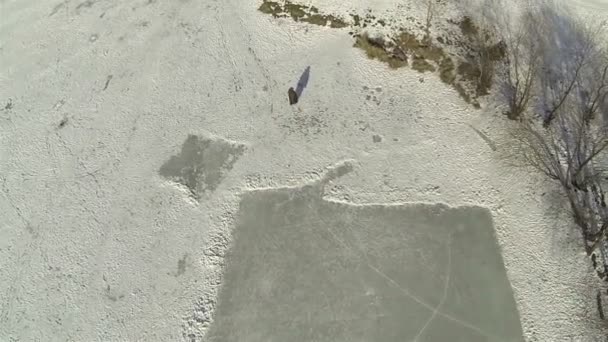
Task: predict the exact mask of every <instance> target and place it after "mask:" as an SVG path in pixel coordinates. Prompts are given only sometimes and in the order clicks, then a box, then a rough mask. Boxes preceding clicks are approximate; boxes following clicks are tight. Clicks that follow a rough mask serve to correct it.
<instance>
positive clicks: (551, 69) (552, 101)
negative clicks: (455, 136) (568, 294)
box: [508, 9, 608, 277]
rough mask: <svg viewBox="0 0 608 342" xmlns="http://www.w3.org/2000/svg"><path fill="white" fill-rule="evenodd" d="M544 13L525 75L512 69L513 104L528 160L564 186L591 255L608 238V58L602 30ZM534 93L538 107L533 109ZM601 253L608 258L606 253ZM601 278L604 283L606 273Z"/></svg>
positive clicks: (511, 66)
mask: <svg viewBox="0 0 608 342" xmlns="http://www.w3.org/2000/svg"><path fill="white" fill-rule="evenodd" d="M544 10H545V11H546V12H544V13H542V14H543V16H542V18H543V20H542V22H538V20H537V22H536V25H538V27H541V28H542V31H541V32H540V33H542V34H539V35H538V36H537V37H534V40H535V41H537V42H538V43H537V45H535V46H530V45H527V46H524V48H525V50H526V51H525V52H523V55H524V56H527V57H526V63H525V65H524V67H523V69H522V67H521V66H522V63H520V61H521V60H515V61H513V60H511V61H510V62H511V63H510V64H509V66H508V68H509V72H510V75H511V76H512V78H510V79H509V81H510V82H511V86H512V92H511V94H512V97H511V101H510V102H509V103H508V105H509V107H510V110H511V111H512V114H511V115H512V116H514V117H517V118H519V120H520V122H521V130H520V133H519V139H520V141H521V142H522V143H523V146H524V148H523V149H522V150H521V151H522V156H523V157H524V159H525V160H526V161H527V163H528V165H530V166H533V167H534V168H536V169H537V170H539V171H541V172H542V173H543V174H545V175H546V176H548V177H549V178H551V179H553V180H556V181H557V182H559V184H560V185H561V188H562V189H563V191H564V193H565V195H566V196H567V198H568V201H569V204H570V209H571V212H572V215H573V218H574V221H575V223H576V224H577V225H578V227H579V228H580V229H581V232H582V235H583V239H584V240H585V241H584V242H585V250H586V252H587V254H588V255H591V254H592V253H594V252H596V251H597V250H598V247H600V246H601V245H602V244H604V243H605V242H606V238H607V234H606V233H607V232H608V231H607V230H608V210H607V209H606V203H605V200H604V197H605V193H604V190H603V189H602V183H603V182H604V180H605V176H603V175H602V172H601V171H600V168H598V167H597V164H598V162H600V161H601V160H602V159H604V158H605V157H606V153H605V152H606V151H607V148H608V129H607V126H606V124H605V122H604V119H605V117H606V116H608V111H607V110H606V109H607V108H608V103H607V99H608V55H607V54H606V51H605V50H603V49H601V48H598V46H597V45H596V42H597V37H598V34H597V32H592V31H589V30H587V29H585V28H584V27H582V26H581V25H579V24H577V23H575V22H566V21H564V17H562V16H560V15H559V14H558V13H555V12H552V11H549V10H547V9H544ZM535 18H539V16H536V17H535ZM518 39H519V38H518ZM522 39H523V38H522ZM521 41H522V40H521V39H520V40H516V42H521ZM535 44H536V43H535ZM566 47H567V48H566ZM518 48H519V47H518V46H517V45H515V46H513V47H512V49H513V50H515V51H513V53H511V55H513V56H517V58H519V56H521V54H519V52H518V51H517V49H518ZM522 70H523V71H522ZM535 93H536V94H535ZM534 95H536V100H537V106H535V107H534V108H529V103H530V101H531V99H532V97H533V96H534ZM528 109H530V110H528ZM604 251H605V250H604ZM600 255H601V256H602V259H603V260H605V257H604V253H603V251H600ZM604 264H605V263H604ZM602 272H603V274H601V276H602V277H605V276H607V275H608V274H605V273H606V270H603V271H602Z"/></svg>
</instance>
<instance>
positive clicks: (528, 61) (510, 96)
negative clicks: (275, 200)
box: [501, 14, 541, 120]
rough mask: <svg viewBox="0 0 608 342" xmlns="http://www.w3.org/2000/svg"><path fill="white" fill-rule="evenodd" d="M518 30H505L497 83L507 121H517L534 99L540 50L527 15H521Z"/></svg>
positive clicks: (534, 30) (529, 16)
mask: <svg viewBox="0 0 608 342" xmlns="http://www.w3.org/2000/svg"><path fill="white" fill-rule="evenodd" d="M521 21H522V22H521V24H520V25H519V26H518V27H519V28H518V29H517V30H516V31H515V32H513V31H512V30H511V26H510V25H509V26H507V27H505V29H506V32H505V35H504V36H505V41H506V63H505V64H506V68H505V72H506V75H505V77H504V78H503V81H502V84H501V92H502V95H503V96H504V98H505V100H506V103H507V106H508V110H507V111H506V112H505V114H506V115H507V117H508V118H509V119H511V120H518V119H519V118H520V116H521V115H522V113H524V112H525V111H527V110H528V106H529V105H530V103H531V102H530V100H531V99H532V97H533V96H534V91H533V90H534V87H535V85H536V84H535V82H536V78H537V76H538V74H537V73H538V69H539V64H540V56H541V50H540V45H539V44H538V41H537V40H536V38H537V37H538V36H539V34H538V31H537V27H536V26H535V25H534V23H533V17H532V16H531V15H530V14H527V15H525V16H523V18H522V20H521Z"/></svg>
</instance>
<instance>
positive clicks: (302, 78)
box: [296, 65, 310, 99]
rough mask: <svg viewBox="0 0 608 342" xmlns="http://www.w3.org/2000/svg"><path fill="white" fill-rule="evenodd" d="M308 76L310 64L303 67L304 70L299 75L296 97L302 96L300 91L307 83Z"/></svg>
mask: <svg viewBox="0 0 608 342" xmlns="http://www.w3.org/2000/svg"><path fill="white" fill-rule="evenodd" d="M309 78H310V65H309V66H307V67H306V69H304V72H303V73H302V75H301V76H300V79H299V80H298V85H297V86H296V94H298V99H299V98H300V97H301V96H302V92H303V91H304V88H306V86H307V85H308V79H309Z"/></svg>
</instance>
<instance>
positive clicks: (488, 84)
mask: <svg viewBox="0 0 608 342" xmlns="http://www.w3.org/2000/svg"><path fill="white" fill-rule="evenodd" d="M259 10H260V11H261V12H263V13H267V14H271V15H272V16H274V17H275V18H289V17H291V18H292V19H293V20H294V21H299V22H307V23H311V24H315V25H321V26H328V25H329V26H330V27H334V28H344V27H350V28H351V32H350V34H351V35H352V36H353V37H354V38H355V43H354V47H356V48H359V49H361V50H363V51H364V52H365V55H366V56H367V57H368V58H370V59H373V60H378V61H380V62H383V63H386V64H388V66H389V67H390V68H393V69H398V68H402V67H406V66H410V67H411V68H412V69H414V70H416V71H418V72H420V73H426V72H428V73H434V74H437V75H438V76H439V78H440V79H441V81H443V82H444V83H446V84H448V85H450V86H452V88H454V90H456V92H457V93H458V94H459V95H460V97H461V98H462V99H463V100H465V101H466V102H467V103H470V104H472V105H473V106H475V107H477V108H478V107H479V102H478V99H479V97H481V96H484V95H488V94H489V92H490V89H491V88H492V84H493V81H494V76H495V70H496V66H497V65H499V64H500V63H502V62H503V60H504V58H505V52H506V46H505V44H504V43H503V42H502V41H499V40H497V39H496V38H495V37H494V36H493V35H492V34H491V32H490V31H488V30H485V29H482V28H479V27H478V26H477V25H476V24H475V23H474V22H473V20H472V19H471V18H470V17H466V16H465V17H463V18H462V19H461V20H460V21H452V20H448V23H451V24H453V25H454V26H455V30H454V31H455V33H457V34H456V35H455V36H453V35H452V36H450V37H447V36H446V37H442V36H436V37H431V36H428V37H426V38H425V37H421V36H419V35H417V34H416V33H414V32H412V31H410V30H407V29H405V28H403V27H395V26H394V24H393V23H387V22H388V21H387V20H384V19H377V18H376V17H374V16H373V15H371V14H367V15H365V16H363V17H362V16H360V15H357V14H351V15H350V18H341V17H338V16H334V15H331V14H323V13H321V12H320V11H319V9H318V8H316V7H314V6H304V5H299V4H295V3H292V2H290V1H285V2H281V3H279V2H275V1H269V0H264V1H263V3H262V5H261V6H260V7H259ZM408 19H410V18H408ZM387 25H388V26H389V27H391V28H392V29H393V31H394V32H396V33H394V34H392V35H390V36H382V37H378V36H372V35H370V34H368V33H367V32H366V31H365V28H366V27H368V26H376V27H378V26H382V27H385V26H387ZM421 29H423V30H426V31H427V32H428V28H425V27H421Z"/></svg>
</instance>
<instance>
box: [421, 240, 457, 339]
mask: <svg viewBox="0 0 608 342" xmlns="http://www.w3.org/2000/svg"><path fill="white" fill-rule="evenodd" d="M447 245H448V248H447V249H448V261H447V266H446V275H445V284H444V285H443V295H442V296H441V299H440V300H439V304H437V306H436V307H435V308H434V309H433V313H432V314H431V316H430V317H429V319H428V320H427V321H426V323H424V325H423V326H422V328H421V329H420V331H419V332H418V333H417V334H416V336H415V337H414V339H413V341H414V342H417V341H418V339H419V338H420V336H422V334H423V333H424V331H425V330H426V328H427V327H428V326H429V325H430V324H431V322H432V321H433V319H435V316H437V314H438V313H439V309H440V308H441V307H442V306H443V303H444V302H445V300H446V299H447V297H448V289H449V287H450V277H451V275H452V235H451V234H450V235H449V236H448V243H447Z"/></svg>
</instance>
